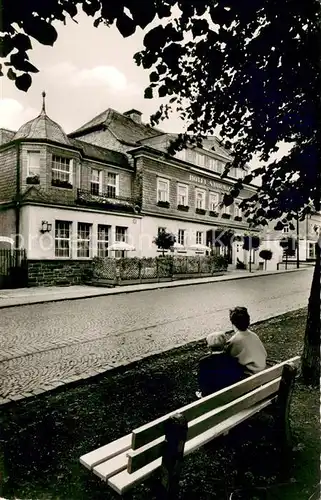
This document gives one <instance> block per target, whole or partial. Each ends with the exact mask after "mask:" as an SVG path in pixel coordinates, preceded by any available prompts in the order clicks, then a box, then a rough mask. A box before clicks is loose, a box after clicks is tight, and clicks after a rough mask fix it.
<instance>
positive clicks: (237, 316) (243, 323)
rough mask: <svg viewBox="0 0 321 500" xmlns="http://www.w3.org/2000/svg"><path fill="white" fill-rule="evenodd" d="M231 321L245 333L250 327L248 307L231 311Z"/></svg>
mask: <svg viewBox="0 0 321 500" xmlns="http://www.w3.org/2000/svg"><path fill="white" fill-rule="evenodd" d="M230 320H231V323H232V325H234V326H236V328H237V329H238V330H241V332H245V330H247V329H248V327H249V326H250V315H249V313H248V312H247V309H246V307H235V308H234V309H231V310H230Z"/></svg>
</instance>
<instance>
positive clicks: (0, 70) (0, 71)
mask: <svg viewBox="0 0 321 500" xmlns="http://www.w3.org/2000/svg"><path fill="white" fill-rule="evenodd" d="M0 76H3V72H2V64H0Z"/></svg>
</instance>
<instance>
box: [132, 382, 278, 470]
mask: <svg viewBox="0 0 321 500" xmlns="http://www.w3.org/2000/svg"><path fill="white" fill-rule="evenodd" d="M280 381H281V377H278V378H277V379H275V380H272V381H271V382H268V383H267V384H265V385H263V386H261V387H258V388H256V389H254V390H253V391H251V392H249V393H247V394H245V395H243V396H241V397H239V398H238V399H235V400H233V401H231V402H230V403H228V404H226V405H224V406H220V407H219V408H215V409H214V410H211V411H209V412H207V413H205V414H203V415H201V416H200V417H197V418H196V419H193V420H192V421H190V422H189V425H188V433H187V441H189V440H191V439H193V438H195V437H196V436H198V435H200V434H202V433H204V432H205V431H207V430H209V429H211V428H212V427H214V426H216V425H219V424H220V423H222V422H224V421H225V420H227V419H228V418H230V417H232V416H234V415H237V414H238V413H240V412H242V411H243V410H246V409H248V408H250V407H252V406H254V405H255V404H257V403H260V402H262V401H265V400H271V401H272V400H273V399H274V398H275V397H276V395H277V393H278V390H279V387H280ZM164 439H165V438H164V436H162V437H160V438H158V439H156V440H155V441H152V442H151V443H150V444H149V445H145V446H143V447H142V448H139V449H138V450H136V451H129V452H128V467H127V470H128V472H129V473H130V474H131V473H133V472H135V471H137V470H138V469H140V468H142V467H144V466H145V465H147V464H148V463H150V462H153V461H154V460H156V459H157V458H159V457H161V455H162V446H163V442H164Z"/></svg>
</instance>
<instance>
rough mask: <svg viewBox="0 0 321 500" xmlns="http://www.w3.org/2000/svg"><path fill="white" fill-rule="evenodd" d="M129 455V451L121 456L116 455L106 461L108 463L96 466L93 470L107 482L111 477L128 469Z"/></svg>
mask: <svg viewBox="0 0 321 500" xmlns="http://www.w3.org/2000/svg"><path fill="white" fill-rule="evenodd" d="M127 453H128V452H127V451H124V452H123V453H120V455H116V456H115V457H113V458H110V459H109V460H106V462H102V463H101V464H99V465H96V467H94V468H93V473H94V474H96V476H98V477H100V479H102V480H103V481H107V479H108V478H109V477H111V476H114V475H115V474H118V472H121V471H123V470H125V469H127V464H128V455H127Z"/></svg>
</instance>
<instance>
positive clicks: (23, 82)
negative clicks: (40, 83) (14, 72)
mask: <svg viewBox="0 0 321 500" xmlns="http://www.w3.org/2000/svg"><path fill="white" fill-rule="evenodd" d="M15 83H16V87H17V88H18V89H19V90H23V91H24V92H27V90H28V89H29V87H30V85H31V83H32V78H31V76H30V75H29V74H28V73H24V74H23V75H21V76H18V77H17V78H16V82H15Z"/></svg>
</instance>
